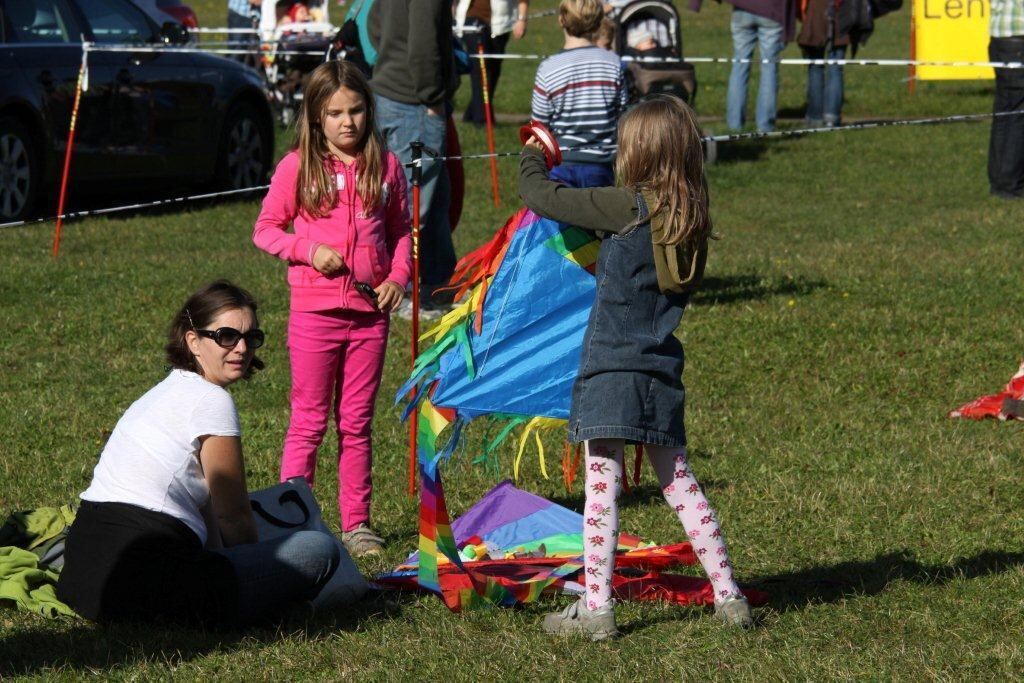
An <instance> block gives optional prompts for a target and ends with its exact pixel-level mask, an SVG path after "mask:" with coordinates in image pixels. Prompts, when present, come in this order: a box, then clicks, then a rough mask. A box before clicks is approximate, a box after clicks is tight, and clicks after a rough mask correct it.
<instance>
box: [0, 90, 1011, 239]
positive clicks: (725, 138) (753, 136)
mask: <svg viewBox="0 0 1024 683" xmlns="http://www.w3.org/2000/svg"><path fill="white" fill-rule="evenodd" d="M1020 115H1024V110H1019V111H1010V112H994V113H986V114H957V115H953V116H939V117H931V118H919V119H896V120H892V121H864V122H861V123H852V124H849V125H845V126H836V127H834V128H798V129H792V130H777V131H772V132H768V133H732V134H726V135H707V136H704V137H702V138H701V140H702V141H703V142H715V143H718V142H736V141H740V140H758V139H779V138H791V137H800V136H804V135H815V134H821V133H842V132H849V131H855V130H870V129H874V128H891V127H899V126H924V125H937V124H945V123H963V122H971V121H982V120H986V119H997V118H1002V117H1004V116H1020ZM561 149H562V150H563V151H581V150H587V149H602V150H606V151H614V150H615V149H616V147H615V146H609V147H603V148H599V147H562V148H561ZM520 153H521V150H518V149H517V150H515V151H510V152H496V153H494V154H461V155H453V156H434V155H428V156H426V157H424V158H423V159H421V160H420V163H421V164H422V162H423V161H424V160H426V161H448V160H473V159H491V158H506V157H518V156H519V155H520ZM415 164H416V162H410V163H408V164H406V166H414V165H415ZM269 187H270V186H269V185H257V186H255V187H245V188H241V189H238V190H224V191H221V192H207V193H204V194H194V195H187V196H184V197H174V198H172V199H158V200H155V201H152V202H142V203H136V204H126V205H122V206H115V207H110V208H105V209H90V210H84V211H72V212H68V213H65V214H62V215H61V216H60V218H61V219H62V220H68V219H73V218H87V217H90V216H105V215H110V214H114V213H120V212H124V211H138V210H141V209H149V208H154V207H158V206H171V205H177V204H182V205H183V204H187V203H189V202H194V201H202V200H205V199H216V198H220V197H231V196H239V195H245V194H250V193H253V192H262V191H264V190H266V189H268V188H269ZM57 218H58V217H57V216H52V217H46V218H33V219H29V220H21V221H14V222H10V223H0V229H3V228H18V227H22V226H27V225H38V224H42V223H49V222H52V221H55V220H57Z"/></svg>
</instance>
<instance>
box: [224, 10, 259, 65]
mask: <svg viewBox="0 0 1024 683" xmlns="http://www.w3.org/2000/svg"><path fill="white" fill-rule="evenodd" d="M228 28H247V29H251V28H253V20H252V17H251V16H249V15H248V14H239V13H238V12H234V11H232V10H230V9H229V10H228ZM258 45H259V43H258V41H257V40H256V34H254V33H229V34H228V48H230V49H232V50H244V49H247V48H251V49H252V50H253V51H254V52H255V51H256V50H257V48H258ZM229 57H231V59H235V60H237V61H239V62H244V61H246V57H247V55H229Z"/></svg>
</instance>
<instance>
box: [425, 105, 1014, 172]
mask: <svg viewBox="0 0 1024 683" xmlns="http://www.w3.org/2000/svg"><path fill="white" fill-rule="evenodd" d="M1021 115H1024V109H1022V110H1017V111H1006V112H990V113H986V114H955V115H952V116H936V117H929V118H919V119H895V120H890V121H863V122H861V123H851V124H847V125H842V126H834V127H821V128H794V129H789V130H774V131H770V132H761V133H757V132H751V133H727V134H724V135H705V136H703V137H702V138H701V141H702V142H716V143H717V142H737V141H740V140H761V139H777V138H792V137H801V136H804V135H816V134H820V133H845V132H849V131H855V130H870V129H873V128H892V127H899V126H932V125H936V124H943V123H965V122H970V121H984V120H988V119H997V118H1002V117H1005V116H1021ZM559 149H561V150H562V151H563V152H579V151H585V150H599V151H606V152H614V151H615V150H616V149H617V146H615V145H608V146H604V147H601V146H589V147H560V148H559ZM520 152H521V150H515V151H514V152H496V153H494V154H487V153H483V154H462V155H457V156H434V155H428V156H426V157H423V159H422V160H421V163H422V161H447V160H450V159H451V160H468V159H490V158H493V157H497V158H501V157H514V156H519V154H520ZM405 165H406V166H409V167H412V166H415V165H416V162H415V161H411V162H409V163H407V164H405Z"/></svg>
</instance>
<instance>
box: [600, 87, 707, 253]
mask: <svg viewBox="0 0 1024 683" xmlns="http://www.w3.org/2000/svg"><path fill="white" fill-rule="evenodd" d="M615 172H616V175H617V176H618V179H619V183H620V184H621V185H623V186H625V187H628V188H630V189H632V190H634V191H645V190H646V191H647V192H648V193H649V194H650V195H653V197H654V206H651V207H648V208H649V210H650V212H651V216H652V217H655V216H660V217H661V220H662V221H663V224H664V230H665V233H664V237H663V238H662V239H661V240H659V243H660V244H666V245H676V244H679V243H681V242H684V241H685V242H686V246H689V247H694V246H699V245H700V244H701V243H702V242H703V241H705V240H707V238H708V237H709V236H710V235H711V215H710V214H709V213H708V183H707V180H706V179H705V177H704V150H703V147H702V145H701V135H700V128H699V127H698V126H697V118H696V116H695V115H694V113H693V110H692V109H690V107H689V106H687V104H686V103H685V102H683V101H682V100H681V99H679V98H678V97H673V96H672V95H657V96H655V97H652V98H651V99H649V100H646V101H644V102H641V103H640V104H638V105H637V106H636V107H634V108H633V109H631V110H630V111H628V112H627V113H626V114H625V115H624V116H623V117H622V118H621V119H620V120H619V152H618V157H617V159H616V162H615Z"/></svg>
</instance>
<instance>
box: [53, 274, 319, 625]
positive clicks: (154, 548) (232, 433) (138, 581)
mask: <svg viewBox="0 0 1024 683" xmlns="http://www.w3.org/2000/svg"><path fill="white" fill-rule="evenodd" d="M262 345H263V332H262V330H260V328H259V321H258V320H257V318H256V302H255V300H253V298H252V296H251V295H250V294H249V293H248V292H246V291H245V290H243V289H241V288H239V287H236V286H235V285H233V284H231V283H229V282H226V281H218V282H214V283H211V284H210V285H207V286H206V287H204V288H202V289H200V290H199V291H198V292H196V293H195V294H193V295H192V296H191V297H190V298H189V299H188V301H187V302H185V305H184V306H183V307H182V308H181V310H179V311H178V313H177V314H176V315H175V316H174V319H173V320H172V322H171V328H170V333H169V340H168V343H167V347H166V351H167V360H168V362H169V363H170V366H171V372H170V374H169V375H168V376H167V377H166V378H165V379H164V380H163V381H162V382H160V383H159V384H157V385H156V386H155V387H153V388H152V389H150V390H149V391H148V392H146V393H145V394H144V395H143V396H142V398H140V399H138V400H137V401H135V403H133V404H132V405H131V406H130V407H129V408H128V410H127V411H126V412H125V414H124V415H122V416H121V419H120V420H118V422H117V426H116V427H114V431H113V433H112V434H111V435H110V439H109V440H108V441H107V444H106V446H105V447H104V449H103V453H102V455H100V460H99V463H98V464H97V465H96V469H95V470H94V472H93V478H92V483H91V484H90V485H89V488H88V489H86V490H85V492H84V493H82V495H81V498H82V503H81V507H80V508H79V511H78V516H77V518H76V519H75V522H74V524H72V526H71V530H70V532H69V534H68V540H67V547H66V550H65V564H64V570H63V571H62V572H61V577H60V581H59V583H58V584H57V595H58V597H59V598H60V599H61V600H63V601H64V602H66V603H67V604H68V605H70V606H71V607H72V608H73V609H74V610H75V611H76V612H78V613H79V614H81V615H82V616H84V617H86V618H88V619H93V620H96V621H116V620H133V621H154V620H167V621H176V622H189V623H200V624H208V625H229V624H244V623H250V622H253V621H256V620H258V619H263V618H272V617H274V616H277V615H279V614H281V613H282V612H283V611H284V610H285V609H286V608H287V607H288V606H289V604H290V603H292V602H301V601H306V600H311V599H313V598H314V597H315V596H316V594H317V593H318V592H319V590H320V588H321V587H323V585H324V584H326V583H327V581H328V580H329V579H330V578H331V576H332V575H333V574H334V571H335V569H336V568H337V566H338V562H339V555H338V547H337V544H336V542H335V541H334V539H333V538H331V537H330V536H329V535H328V534H325V533H321V532H317V531H299V532H296V533H294V534H292V535H290V536H286V537H283V538H276V539H273V540H269V541H264V542H260V541H259V539H258V538H257V536H256V525H255V523H254V521H253V517H252V511H251V509H250V506H249V494H248V491H247V489H246V485H245V464H244V462H243V459H242V443H241V439H240V435H241V429H240V426H239V420H238V413H237V411H236V410H235V404H234V401H232V399H231V395H230V394H229V393H228V392H227V391H226V390H225V387H227V386H228V385H230V384H233V383H234V382H236V381H238V380H239V379H246V378H248V377H249V376H250V375H251V374H252V373H253V372H254V371H255V370H258V369H261V368H262V367H263V363H262V362H261V361H260V360H259V359H258V358H256V356H255V352H256V349H258V348H259V347H260V346H262Z"/></svg>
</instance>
